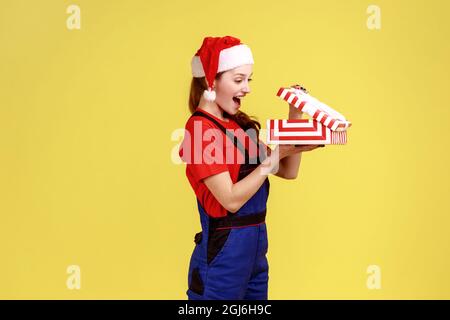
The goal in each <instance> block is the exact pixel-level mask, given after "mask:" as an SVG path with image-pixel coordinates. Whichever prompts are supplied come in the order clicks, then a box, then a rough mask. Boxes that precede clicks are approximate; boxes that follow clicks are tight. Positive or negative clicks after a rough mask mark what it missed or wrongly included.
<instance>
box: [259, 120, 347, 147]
mask: <svg viewBox="0 0 450 320" xmlns="http://www.w3.org/2000/svg"><path fill="white" fill-rule="evenodd" d="M267 143H268V144H346V143H347V131H332V130H331V129H330V128H328V127H327V126H325V125H323V124H322V123H320V122H319V121H316V120H312V119H289V120H286V119H285V120H280V119H269V120H267Z"/></svg>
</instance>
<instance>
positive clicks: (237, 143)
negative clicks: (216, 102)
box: [191, 111, 250, 163]
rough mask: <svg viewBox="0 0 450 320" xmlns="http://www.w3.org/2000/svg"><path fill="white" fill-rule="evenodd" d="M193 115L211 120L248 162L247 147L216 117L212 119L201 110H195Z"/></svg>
mask: <svg viewBox="0 0 450 320" xmlns="http://www.w3.org/2000/svg"><path fill="white" fill-rule="evenodd" d="M193 116H199V117H203V118H206V119H208V120H211V121H212V122H213V123H214V124H215V125H216V126H217V127H218V128H219V129H220V130H221V131H222V132H223V133H224V134H225V135H226V136H227V137H228V138H230V139H231V141H232V142H233V144H234V145H235V146H236V148H238V149H239V150H240V151H241V153H242V154H243V155H244V157H245V163H247V162H248V159H250V155H249V153H248V151H247V149H245V147H244V146H243V145H242V143H241V142H240V141H239V139H238V138H237V137H235V136H234V135H233V133H232V132H231V131H229V130H227V129H226V128H225V127H224V126H223V125H221V124H220V123H219V122H218V121H217V120H216V119H214V118H213V117H211V116H209V115H207V114H205V113H203V112H201V111H195V112H194V113H193V114H192V115H191V117H193Z"/></svg>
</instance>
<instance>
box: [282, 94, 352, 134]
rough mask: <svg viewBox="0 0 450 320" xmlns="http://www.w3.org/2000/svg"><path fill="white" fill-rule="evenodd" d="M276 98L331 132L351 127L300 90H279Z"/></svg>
mask: <svg viewBox="0 0 450 320" xmlns="http://www.w3.org/2000/svg"><path fill="white" fill-rule="evenodd" d="M277 96H278V97H280V98H281V99H283V100H285V101H287V102H288V103H289V104H291V105H293V106H294V107H296V108H298V109H299V110H300V111H302V112H305V113H307V114H308V115H309V116H310V117H311V118H312V119H314V120H316V121H318V122H320V123H321V124H323V125H324V126H326V127H327V128H329V129H330V130H332V131H345V130H347V128H349V127H351V125H352V124H351V123H350V122H349V121H347V120H346V119H345V117H344V116H343V115H342V114H340V113H339V112H337V111H336V110H333V109H332V108H330V107H329V106H327V105H326V104H325V103H323V102H320V101H319V100H317V99H316V98H314V97H312V96H311V95H309V94H308V93H306V92H305V91H303V90H301V89H297V88H292V87H291V88H280V89H279V90H278V92H277Z"/></svg>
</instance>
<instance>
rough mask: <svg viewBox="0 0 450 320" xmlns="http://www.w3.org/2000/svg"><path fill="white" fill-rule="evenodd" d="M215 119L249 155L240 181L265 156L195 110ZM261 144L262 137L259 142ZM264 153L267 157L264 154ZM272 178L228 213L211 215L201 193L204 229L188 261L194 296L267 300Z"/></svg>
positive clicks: (212, 298) (235, 143) (199, 206)
mask: <svg viewBox="0 0 450 320" xmlns="http://www.w3.org/2000/svg"><path fill="white" fill-rule="evenodd" d="M194 115H195V116H201V117H205V118H208V119H209V120H211V121H213V122H214V123H215V124H216V125H217V127H218V128H219V129H221V130H222V132H224V133H225V134H226V135H227V136H228V137H229V138H230V139H232V141H233V143H234V145H235V147H236V148H238V149H239V150H240V151H241V152H242V153H244V156H245V163H243V164H241V166H240V169H239V176H238V181H239V180H241V179H243V178H245V177H246V176H247V175H248V174H249V173H251V172H252V171H253V170H254V169H255V168H256V167H257V166H258V165H259V164H260V163H261V161H263V160H264V159H263V158H264V156H265V153H264V155H263V156H261V154H260V152H259V151H258V155H259V156H258V155H257V156H256V158H253V159H251V160H250V157H249V154H248V151H247V150H246V149H245V147H243V146H242V144H241V143H240V141H239V140H238V139H237V138H235V137H233V136H232V135H231V136H230V132H229V131H226V129H225V128H224V127H223V126H222V125H221V124H220V123H219V122H217V120H215V119H214V118H212V117H210V116H208V115H206V114H204V113H202V112H198V111H197V112H195V113H194V114H193V115H192V116H194ZM257 146H258V150H259V149H260V148H259V146H260V145H259V143H257ZM260 158H262V159H260ZM269 188H270V184H269V179H268V178H266V180H265V181H264V183H263V184H262V185H261V187H260V188H259V189H258V191H257V192H256V193H255V194H254V195H253V196H252V197H251V198H250V199H249V200H248V201H247V202H246V203H245V204H244V205H243V206H242V207H241V208H240V209H239V210H238V211H237V212H236V213H231V212H227V216H226V217H221V218H214V217H211V216H209V215H208V214H207V213H206V211H205V210H204V209H203V207H202V205H201V204H200V202H199V200H198V199H197V205H198V210H199V213H200V222H201V225H202V232H199V233H197V234H196V235H195V243H196V245H195V248H194V252H193V254H192V256H191V259H190V263H189V273H188V286H189V289H188V290H187V291H186V293H187V295H188V298H189V300H240V299H246V300H267V287H268V279H269V277H268V271H269V266H268V263H267V258H266V253H267V248H268V244H267V229H266V223H265V216H266V204H267V198H268V196H269Z"/></svg>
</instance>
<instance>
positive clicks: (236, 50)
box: [191, 36, 254, 101]
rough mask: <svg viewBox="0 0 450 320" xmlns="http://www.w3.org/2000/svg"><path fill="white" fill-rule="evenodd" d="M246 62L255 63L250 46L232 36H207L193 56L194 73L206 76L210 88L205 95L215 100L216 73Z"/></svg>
mask: <svg viewBox="0 0 450 320" xmlns="http://www.w3.org/2000/svg"><path fill="white" fill-rule="evenodd" d="M244 64H254V62H253V55H252V52H251V50H250V48H249V47H248V46H247V45H245V44H243V43H241V40H239V39H238V38H234V37H231V36H225V37H206V38H204V39H203V44H202V46H201V47H200V49H198V50H197V53H196V54H195V55H194V57H193V58H192V61H191V67H192V75H193V76H194V77H195V78H201V77H206V82H207V84H208V90H205V92H203V96H204V97H205V99H206V100H208V101H214V100H215V99H216V92H215V91H214V79H215V78H216V74H217V73H219V72H222V71H227V70H231V69H234V68H236V67H239V66H242V65H244Z"/></svg>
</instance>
